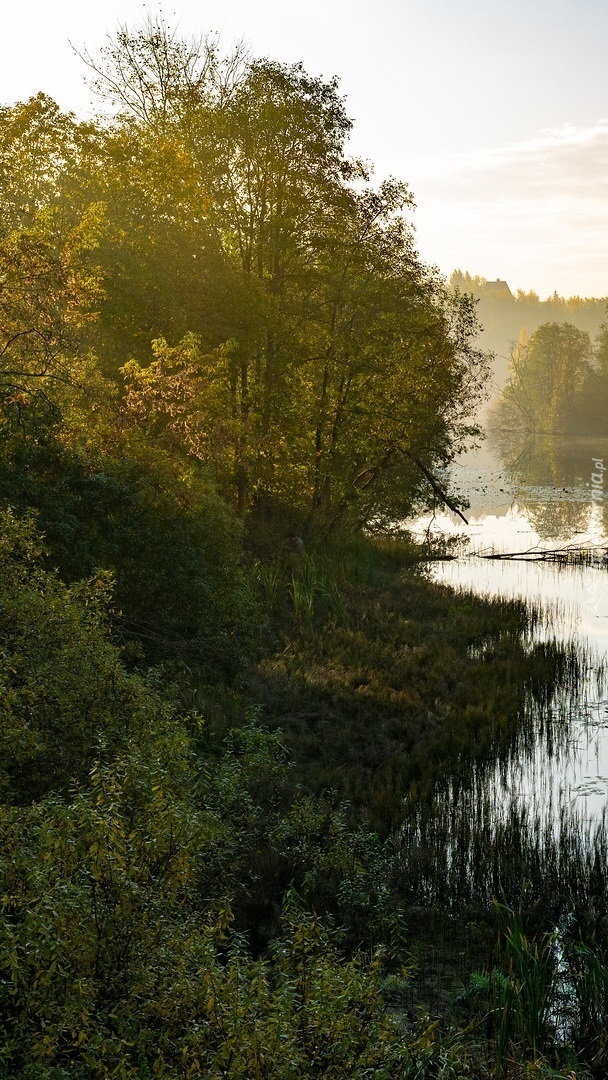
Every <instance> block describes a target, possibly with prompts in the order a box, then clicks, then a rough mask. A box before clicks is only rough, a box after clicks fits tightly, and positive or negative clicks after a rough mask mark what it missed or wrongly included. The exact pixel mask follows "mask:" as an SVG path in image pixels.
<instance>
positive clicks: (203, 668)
mask: <svg viewBox="0 0 608 1080" xmlns="http://www.w3.org/2000/svg"><path fill="white" fill-rule="evenodd" d="M87 62H88V63H89V66H90V68H92V69H93V72H94V78H95V80H96V83H97V86H98V89H100V91H101V93H102V97H103V102H104V107H105V109H106V112H105V114H104V117H103V118H102V119H100V120H99V121H97V122H95V123H89V124H83V123H81V122H79V121H78V120H77V119H76V118H75V117H73V116H69V115H64V114H62V113H61V112H60V110H59V109H58V108H57V106H56V105H55V104H54V103H53V102H51V101H50V100H49V99H47V98H45V97H44V96H43V95H40V96H39V97H37V98H36V99H33V100H32V101H29V102H26V103H24V104H18V105H15V106H11V107H4V108H2V109H1V110H0V178H1V186H0V204H1V210H2V213H1V215H0V443H1V447H2V455H1V459H0V570H1V575H0V616H1V617H0V702H1V708H2V720H3V727H2V744H1V746H0V800H1V801H0V1077H2V1078H4V1077H6V1078H7V1080H9V1078H10V1080H12V1078H13V1077H15V1078H16V1077H25V1078H30V1080H67V1078H74V1080H94V1078H99V1080H106V1078H110V1077H115V1078H117V1080H146V1078H148V1077H150V1078H152V1077H167V1078H169V1077H171V1078H172V1077H184V1078H186V1077H195V1076H206V1077H218V1078H219V1077H233V1078H237V1077H242V1078H244V1080H245V1078H246V1080H251V1078H254V1077H260V1078H262V1077H263V1078H267V1077H269V1078H272V1077H276V1078H277V1080H278V1078H287V1077H324V1078H325V1077H335V1078H336V1080H337V1078H340V1077H344V1076H349V1077H354V1078H360V1080H363V1078H364V1077H368V1076H378V1077H386V1078H387V1080H389V1078H390V1080H392V1078H395V1077H403V1078H408V1077H411V1078H412V1080H413V1078H421V1077H427V1076H428V1077H443V1078H447V1077H464V1076H470V1077H477V1078H479V1080H483V1078H489V1077H500V1076H504V1077H507V1078H509V1077H513V1078H515V1077H524V1076H526V1077H532V1076H536V1077H563V1078H564V1080H566V1078H572V1077H576V1078H577V1080H583V1078H587V1077H598V1078H599V1077H602V1076H604V1075H605V1074H606V1068H607V1066H608V1043H607V1041H606V1037H605V1034H604V1031H605V1026H606V1020H607V1016H606V1013H607V1009H608V990H607V988H608V923H607V921H606V916H605V896H606V891H607V887H608V882H607V880H606V878H607V875H608V851H607V849H608V840H607V834H606V822H605V821H600V822H599V823H598V824H597V827H596V828H595V829H594V830H593V831H592V830H587V831H585V828H584V827H583V826H582V825H581V823H580V822H579V821H577V820H576V818H575V817H574V816H573V815H570V816H569V815H568V814H566V813H565V812H564V813H562V815H561V817H555V816H551V815H547V813H546V812H545V811H544V810H543V809H542V808H540V807H538V806H536V805H535V804H534V803H533V802H531V804H530V806H529V807H528V808H527V809H526V808H525V807H522V806H521V804H519V803H515V802H508V801H507V802H505V801H504V800H502V802H501V801H500V800H499V799H498V797H497V795H496V792H497V786H496V785H495V784H494V783H493V779H494V777H495V776H496V774H497V773H500V772H501V771H502V772H504V771H505V770H506V769H507V768H508V767H509V763H510V762H511V761H512V759H513V756H514V753H515V751H516V750H518V751H519V750H521V748H522V747H524V748H526V747H532V746H534V745H537V744H538V743H539V741H541V742H542V743H543V745H544V746H545V747H546V751H547V753H548V754H550V753H558V752H560V751H561V750H563V748H564V746H565V745H567V741H568V737H569V723H568V720H569V718H568V715H567V714H566V712H565V711H564V710H563V709H562V708H561V707H560V703H561V701H562V698H563V696H564V695H565V693H566V691H568V693H569V694H570V699H571V700H572V699H574V700H575V701H576V692H577V688H578V687H580V686H582V683H583V675H586V673H587V669H586V664H587V660H586V658H585V657H584V656H581V655H580V654H577V653H575V652H574V651H573V649H572V648H569V647H568V646H561V645H558V644H557V643H556V642H555V641H554V640H553V639H552V638H551V635H550V633H549V632H548V629H550V627H549V628H548V627H547V618H548V617H547V615H546V613H543V612H541V611H539V610H536V609H534V608H531V607H528V606H526V605H524V604H523V603H519V604H518V603H507V602H499V601H495V602H486V601H482V600H479V599H476V598H474V597H473V596H471V595H468V594H465V593H460V594H455V593H453V592H451V591H449V590H448V589H445V588H440V587H439V586H436V585H432V584H431V583H430V581H429V580H428V579H427V576H426V573H425V570H424V567H423V566H422V565H421V561H420V560H421V550H420V549H419V548H415V546H414V545H413V544H412V543H409V542H408V541H406V540H405V539H404V538H403V536H400V537H395V536H391V535H389V533H390V529H389V526H390V525H391V524H394V522H395V521H397V520H399V519H400V518H401V517H403V516H404V515H405V514H406V513H409V512H411V511H412V509H413V508H415V507H416V506H418V505H420V504H421V503H424V502H431V503H432V502H433V501H434V500H435V499H436V498H437V497H438V493H439V492H440V491H441V488H440V485H439V484H438V483H437V482H436V481H435V478H434V470H435V469H436V468H437V467H438V466H443V465H445V464H446V463H447V462H449V460H450V459H451V458H452V456H453V455H454V453H455V452H456V451H457V450H458V449H459V448H460V447H461V446H462V445H463V443H464V442H465V441H466V440H467V438H468V437H469V436H470V435H472V434H474V427H473V426H472V425H471V424H470V421H469V417H470V415H471V410H472V408H473V407H474V405H475V403H476V402H477V401H478V399H479V397H480V394H482V392H483V382H484V376H485V372H486V369H487V358H485V357H484V356H482V355H481V354H480V353H478V351H477V350H476V349H475V347H474V345H473V341H474V336H475V331H476V324H475V318H474V312H473V306H472V301H471V298H470V297H467V296H464V297H463V296H458V295H453V294H451V293H450V292H449V290H448V289H447V288H446V287H445V285H444V283H443V282H442V281H441V280H440V279H439V278H438V276H437V275H436V274H435V272H434V271H432V270H430V269H429V268H427V267H425V266H424V265H423V264H422V263H421V262H420V260H419V258H418V255H417V253H416V252H415V250H414V246H413V241H412V233H411V228H410V225H409V223H408V219H407V214H408V212H409V209H410V207H411V198H410V195H409V193H408V191H407V189H406V188H405V187H404V186H403V185H401V184H400V183H397V182H395V181H391V182H387V183H386V184H384V185H382V186H381V187H380V188H379V189H378V190H375V189H374V188H373V187H372V185H371V183H370V180H369V176H368V175H367V171H366V169H365V168H364V166H363V165H361V163H359V162H353V161H351V160H350V159H348V158H347V157H346V155H345V151H344V144H345V139H346V136H347V134H348V131H349V128H350V121H349V120H348V117H347V114H346V111H345V105H344V102H343V101H342V99H341V97H340V95H339V93H338V90H337V86H336V84H335V82H324V81H323V80H320V79H315V78H311V77H309V76H308V75H307V74H306V73H305V72H304V71H303V69H302V68H301V67H299V66H295V67H286V66H283V65H280V64H275V63H273V62H271V61H267V60H265V61H251V60H249V59H248V58H246V57H243V56H241V55H240V54H239V53H238V52H237V53H236V54H234V55H233V56H232V57H230V58H229V59H227V60H222V59H221V58H220V57H219V55H218V53H217V49H216V48H215V46H214V44H213V42H207V43H202V44H201V43H198V44H196V43H188V42H182V41H179V39H177V37H175V36H173V35H172V34H171V33H170V32H169V31H168V30H167V29H166V27H164V26H163V25H162V23H156V22H154V21H149V22H148V23H147V24H145V25H144V26H143V27H142V29H141V30H139V31H135V32H131V31H129V30H128V29H122V30H120V32H119V33H118V35H117V36H116V38H115V39H114V40H113V41H111V42H110V43H109V45H108V46H107V47H106V49H105V50H104V51H103V52H102V54H101V56H100V57H99V58H92V57H87ZM112 105H114V106H117V107H116V109H114V111H112ZM422 554H423V555H427V554H428V552H425V551H423V552H422ZM541 627H542V629H543V633H542V634H541V633H537V631H538V630H539V628H541ZM581 692H582V691H581Z"/></svg>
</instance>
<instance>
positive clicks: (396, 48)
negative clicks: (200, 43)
mask: <svg viewBox="0 0 608 1080" xmlns="http://www.w3.org/2000/svg"><path fill="white" fill-rule="evenodd" d="M158 11H159V7H158V6H157V5H155V4H154V5H153V4H150V5H147V6H146V5H145V4H143V3H142V2H141V0H121V2H118V0H105V2H104V3H103V4H99V5H95V6H92V5H88V4H83V3H82V2H81V0H79V2H75V0H53V2H52V3H49V0H21V3H11V4H10V6H9V5H8V4H7V5H6V10H5V11H3V14H2V39H1V40H0V103H2V104H12V103H14V102H16V101H22V100H25V99H27V98H28V97H29V96H31V95H32V94H36V93H38V92H39V91H41V90H42V91H44V92H45V93H48V94H50V95H51V96H52V97H54V98H55V100H56V101H57V102H58V103H59V104H60V105H61V106H62V107H63V108H65V109H71V110H73V111H74V112H76V113H78V114H80V115H90V114H91V112H92V111H94V109H95V108H97V107H98V105H97V103H95V102H94V100H93V98H92V95H91V92H90V91H89V90H88V89H87V86H86V84H85V76H86V70H85V68H84V66H83V64H82V62H81V61H80V60H79V59H78V57H77V56H76V55H75V54H74V52H73V50H72V48H71V47H70V42H71V43H72V44H73V45H74V46H76V47H77V48H78V49H79V50H82V49H83V47H86V48H87V49H88V50H89V51H90V52H91V53H92V54H93V55H94V54H95V53H96V52H97V50H98V49H99V47H100V46H102V45H103V43H104V41H105V40H106V38H107V35H108V34H111V33H113V32H114V31H115V30H116V28H117V26H118V25H119V24H125V23H126V24H127V25H129V26H137V25H138V24H139V23H141V21H142V19H143V18H144V17H145V16H146V14H150V15H152V16H154V15H156V14H157V13H158ZM162 14H163V16H164V19H165V21H166V23H167V24H168V25H170V26H171V27H174V26H177V27H178V29H179V31H180V33H183V35H184V36H189V35H198V34H201V33H203V34H205V33H208V32H217V33H219V34H220V35H221V43H222V45H223V46H224V47H225V49H226V51H229V49H230V47H231V46H232V44H233V43H234V42H235V40H243V41H245V42H246V43H247V45H248V46H249V48H250V51H251V53H252V54H253V55H256V56H269V57H271V58H272V59H275V60H279V61H285V62H292V61H300V60H301V61H302V62H303V64H304V66H305V68H306V69H307V70H308V71H309V72H310V73H311V74H313V75H321V76H324V77H327V78H329V77H331V76H333V75H336V76H338V78H339V80H340V88H341V91H342V93H343V94H344V95H345V97H346V102H347V111H348V113H349V115H350V116H351V117H352V118H353V120H354V129H353V134H352V137H351V141H350V152H351V153H353V154H356V155H357V156H359V157H363V158H365V159H366V160H367V161H369V162H370V163H371V164H373V165H374V176H375V178H376V179H377V180H381V179H382V178H383V177H385V176H387V175H389V174H390V175H394V176H397V177H399V178H400V179H402V180H405V181H406V182H407V183H408V184H409V186H410V188H411V190H412V191H413V194H414V198H415V202H416V211H415V213H414V216H413V222H414V225H415V227H416V235H417V246H418V250H419V252H420V255H421V258H422V259H423V261H424V262H426V263H430V264H433V265H436V266H438V267H439V269H440V270H441V271H442V273H444V274H446V275H449V274H450V273H451V271H452V270H454V269H456V268H458V269H462V270H468V271H469V272H470V273H471V274H479V275H481V276H483V277H486V278H488V279H495V278H502V279H504V280H506V281H508V283H509V285H510V287H511V289H512V290H513V291H514V292H515V291H516V290H517V289H524V290H530V289H533V290H535V291H536V292H538V293H539V294H540V295H541V296H542V297H544V296H547V295H550V294H551V293H553V292H554V291H557V292H558V293H560V294H561V295H564V296H573V295H579V296H608V64H607V63H606V53H607V49H608V3H606V0H577V2H576V3H575V2H574V0H502V2H498V0H460V3H455V2H454V0H401V2H399V0H374V2H373V3H372V2H370V0H348V3H347V2H345V0H340V2H338V0H309V2H308V3H306V4H302V3H297V4H293V3H290V2H289V0H282V2H279V0H257V2H255V3H252V2H251V0H249V2H247V0H222V3H219V2H218V0H209V2H207V3H205V2H204V0H203V2H202V3H201V2H199V0H197V2H194V0H183V2H182V3H180V4H179V5H175V4H166V5H165V6H164V7H163V8H162Z"/></svg>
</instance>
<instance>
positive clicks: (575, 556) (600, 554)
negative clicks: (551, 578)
mask: <svg viewBox="0 0 608 1080" xmlns="http://www.w3.org/2000/svg"><path fill="white" fill-rule="evenodd" d="M479 558H480V559H502V560H507V559H513V560H518V559H519V560H521V561H523V562H529V561H533V562H561V563H573V564H575V565H576V564H578V565H583V566H584V565H587V564H589V563H598V562H602V563H605V562H608V542H606V543H603V544H601V545H597V546H595V547H582V546H579V547H563V548H551V549H548V548H529V549H528V550H527V551H494V552H491V553H490V554H489V555H482V554H480V555H479Z"/></svg>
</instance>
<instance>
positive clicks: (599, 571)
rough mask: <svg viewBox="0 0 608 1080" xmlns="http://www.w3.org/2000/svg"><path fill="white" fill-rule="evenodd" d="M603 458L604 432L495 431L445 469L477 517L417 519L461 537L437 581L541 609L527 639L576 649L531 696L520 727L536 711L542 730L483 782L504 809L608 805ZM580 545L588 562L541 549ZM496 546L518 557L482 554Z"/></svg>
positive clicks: (439, 533)
mask: <svg viewBox="0 0 608 1080" xmlns="http://www.w3.org/2000/svg"><path fill="white" fill-rule="evenodd" d="M598 460H603V461H605V462H606V465H608V440H598V439H595V440H586V439H578V440H572V439H571V440H568V441H566V440H555V439H554V440H536V441H535V442H534V443H530V442H527V443H526V442H522V441H519V442H518V441H517V440H509V439H508V438H507V437H502V438H501V439H495V440H494V443H493V445H492V444H490V445H488V444H486V445H484V447H483V449H482V450H481V451H478V452H476V453H471V454H469V455H467V456H465V457H463V458H462V459H460V460H459V461H457V462H456V463H455V465H454V466H453V468H452V470H451V473H450V476H449V478H448V477H446V481H447V480H448V479H449V483H450V489H451V490H452V491H456V492H457V493H459V494H460V495H462V496H463V497H465V498H466V499H468V501H469V503H470V509H469V510H468V511H465V513H466V515H467V517H468V520H469V525H468V526H466V525H464V523H463V522H462V521H461V520H460V519H459V518H458V517H457V516H456V515H455V514H452V513H450V512H444V511H443V510H438V511H437V512H436V513H435V514H434V515H427V516H426V517H424V518H420V519H418V520H417V521H416V522H415V523H414V531H415V532H416V533H417V534H418V535H419V536H420V535H423V534H425V533H427V534H429V535H430V536H432V537H434V538H438V537H442V538H444V539H445V538H449V539H451V540H452V541H453V542H454V544H455V547H454V549H453V550H454V551H456V552H457V553H458V557H457V558H456V559H455V560H453V561H441V562H435V563H432V564H431V565H430V573H431V575H432V577H433V578H434V579H435V580H436V581H440V582H443V583H445V584H447V585H450V586H452V587H453V588H455V589H459V590H467V591H472V592H474V593H475V594H476V595H482V596H489V597H503V598H517V599H523V600H526V601H528V602H529V603H530V604H531V605H534V606H535V607H541V608H542V611H543V616H544V617H543V618H542V619H541V620H540V621H538V622H537V623H536V624H535V626H534V629H533V632H532V634H533V636H532V637H531V640H530V647H532V646H533V644H534V642H535V641H536V642H538V641H541V640H545V641H547V642H551V641H555V642H558V643H560V644H562V645H563V646H564V647H565V648H567V649H569V650H570V651H571V654H572V658H573V664H572V673H571V674H570V676H569V677H567V678H565V679H564V682H563V685H562V686H561V687H560V690H559V692H558V693H557V694H556V695H553V696H552V698H551V700H550V701H549V702H548V703H542V702H539V701H538V700H535V699H533V698H532V697H530V700H529V701H528V702H527V704H526V710H527V712H528V716H527V718H526V719H527V721H528V722H527V723H526V724H523V722H522V730H524V729H525V730H526V731H527V732H528V733H529V731H530V723H529V721H530V718H531V717H532V719H533V721H534V729H535V731H536V737H535V738H534V739H533V740H532V742H531V741H530V739H529V738H526V740H522V741H521V743H520V744H519V745H517V746H516V747H515V748H514V750H513V752H512V754H511V758H510V760H509V762H508V764H507V766H506V767H505V766H504V763H501V764H500V765H499V764H498V763H497V765H496V769H495V772H494V774H493V775H491V776H487V775H486V777H485V778H484V784H483V787H484V790H485V792H486V793H487V791H488V788H490V789H491V790H492V792H493V797H492V801H493V803H494V805H495V806H496V807H499V808H500V807H501V806H503V807H506V806H511V807H512V806H513V804H514V802H515V803H516V802H518V801H519V802H521V803H522V804H523V805H525V806H526V807H529V808H530V809H531V810H533V811H534V813H538V814H541V815H542V816H543V817H544V818H545V819H549V820H553V821H557V820H559V819H560V817H561V818H563V815H564V814H567V815H569V816H570V817H571V818H572V819H576V818H578V819H580V822H581V825H583V826H584V825H585V823H589V822H591V823H594V822H595V823H599V822H600V821H601V820H602V819H603V818H604V816H605V814H606V811H607V809H608V684H607V680H606V667H607V664H606V660H607V657H608V569H607V564H606V561H605V555H606V550H607V548H608V541H607V540H606V536H607V534H608V502H604V499H603V498H602V499H601V501H600V500H598V498H597V496H596V497H595V498H592V496H591V491H592V488H593V487H595V488H596V489H597V487H598V468H597V462H598ZM599 475H600V476H601V477H603V474H602V473H601V470H600V473H599ZM593 476H595V480H593V479H592V477H593ZM606 489H607V491H608V478H607V480H606ZM601 494H602V496H603V490H602V491H601ZM581 550H582V551H586V552H587V553H588V557H587V564H586V565H568V564H567V563H566V564H565V563H560V562H554V561H543V560H541V559H540V558H538V557H537V555H535V554H534V553H539V552H540V553H542V552H550V553H556V552H560V553H563V552H566V551H570V552H574V551H577V552H578V551H581ZM493 553H508V554H510V555H518V556H519V557H517V558H509V559H500V560H497V559H490V558H485V557H484V556H487V555H490V554H493ZM523 719H524V718H523V717H522V721H523Z"/></svg>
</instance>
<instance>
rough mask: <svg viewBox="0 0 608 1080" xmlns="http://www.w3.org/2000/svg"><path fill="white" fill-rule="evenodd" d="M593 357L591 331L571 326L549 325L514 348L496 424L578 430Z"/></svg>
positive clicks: (552, 431)
mask: <svg viewBox="0 0 608 1080" xmlns="http://www.w3.org/2000/svg"><path fill="white" fill-rule="evenodd" d="M591 356H592V349H591V339H590V337H589V334H587V333H586V332H585V331H583V330H577V328H576V327H575V326H572V325H571V324H570V323H544V324H543V325H542V326H540V327H539V328H538V330H536V331H535V332H534V333H533V334H532V336H531V337H530V340H529V342H528V343H527V344H521V345H518V346H517V347H516V348H515V349H514V350H513V353H512V357H511V365H510V369H509V370H510V374H509V381H508V382H507V385H506V386H505V389H504V391H503V397H502V400H501V401H500V402H499V404H498V407H497V409H496V411H495V418H496V422H497V423H499V424H502V425H503V426H506V427H508V426H512V427H520V428H523V429H524V430H527V431H530V432H533V431H536V432H545V433H547V434H562V433H564V432H566V431H571V430H573V428H575V426H576V408H577V406H576V400H577V398H578V397H580V394H581V393H582V390H583V387H584V384H585V381H586V379H587V378H588V377H589V374H590V372H591V367H590V361H591Z"/></svg>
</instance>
